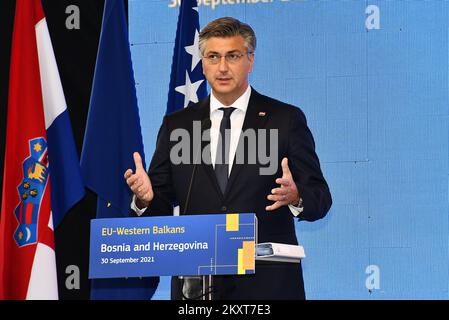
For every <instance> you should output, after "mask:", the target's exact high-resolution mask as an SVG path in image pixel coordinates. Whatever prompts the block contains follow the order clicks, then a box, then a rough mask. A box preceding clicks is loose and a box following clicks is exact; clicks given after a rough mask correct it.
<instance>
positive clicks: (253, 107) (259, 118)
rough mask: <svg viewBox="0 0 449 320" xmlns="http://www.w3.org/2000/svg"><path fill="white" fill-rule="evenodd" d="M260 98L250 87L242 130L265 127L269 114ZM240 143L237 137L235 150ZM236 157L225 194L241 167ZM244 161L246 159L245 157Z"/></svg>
mask: <svg viewBox="0 0 449 320" xmlns="http://www.w3.org/2000/svg"><path fill="white" fill-rule="evenodd" d="M260 98H261V95H260V94H259V93H258V92H257V91H256V90H254V89H253V88H251V97H250V98H249V102H248V109H247V110H246V115H245V120H244V121H243V127H242V132H244V131H245V130H247V129H254V130H256V134H257V129H262V128H264V127H265V124H266V121H267V119H268V117H269V116H270V115H269V113H268V112H267V110H265V109H264V107H265V104H264V103H263V101H262V100H261V99H260ZM241 143H242V141H240V139H239V144H238V146H237V150H239V148H240V147H241V146H240V144H241ZM236 159H237V155H236V156H234V161H233V164H232V170H231V175H230V176H229V181H228V184H227V185H226V191H225V195H227V194H228V193H229V191H230V190H232V185H233V184H234V183H235V181H236V180H237V179H238V177H239V174H240V171H241V169H242V165H236ZM245 161H248V159H245ZM215 180H216V179H215ZM217 185H218V182H217Z"/></svg>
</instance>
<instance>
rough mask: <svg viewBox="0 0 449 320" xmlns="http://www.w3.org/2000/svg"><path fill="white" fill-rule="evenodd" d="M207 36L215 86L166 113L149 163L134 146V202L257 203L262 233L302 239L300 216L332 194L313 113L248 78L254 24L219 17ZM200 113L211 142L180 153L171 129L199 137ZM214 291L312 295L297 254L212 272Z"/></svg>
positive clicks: (145, 206)
mask: <svg viewBox="0 0 449 320" xmlns="http://www.w3.org/2000/svg"><path fill="white" fill-rule="evenodd" d="M199 46H200V51H201V54H202V57H203V58H202V63H203V70H204V71H203V72H204V74H205V76H206V79H207V81H208V82H209V85H210V86H211V88H212V92H211V95H210V96H209V97H208V98H206V99H205V100H203V101H200V102H199V103H197V104H193V105H190V106H189V107H187V108H185V109H184V110H181V111H179V112H175V113H173V114H171V115H168V116H166V117H165V118H164V120H163V123H162V126H161V129H160V131H159V134H158V140H157V146H156V151H155V153H154V155H153V159H152V161H151V164H150V168H149V170H148V173H146V171H145V168H143V167H142V161H141V158H140V156H139V154H137V153H135V154H134V159H135V163H136V170H135V172H134V173H133V171H132V170H131V169H129V170H127V171H126V172H125V179H126V181H127V183H128V185H129V186H130V188H131V190H132V191H133V193H134V194H135V197H134V200H133V204H132V207H133V209H134V210H135V211H136V212H137V214H139V215H141V214H143V213H147V214H151V215H159V214H165V215H169V214H171V213H172V208H173V204H175V203H179V206H180V212H181V213H182V214H211V213H230V212H255V213H256V215H257V219H258V241H259V242H278V243H286V244H297V239H296V234H295V226H294V220H295V219H294V218H296V219H298V220H307V221H314V220H317V219H320V218H323V217H324V216H325V215H326V213H327V212H328V210H329V208H330V206H331V203H332V200H331V195H330V192H329V188H328V185H327V183H326V181H325V179H324V177H323V174H322V172H321V169H320V163H319V160H318V157H317V155H316V153H315V143H314V140H313V137H312V134H311V132H310V130H309V128H308V127H307V123H306V118H305V116H304V114H303V112H302V111H301V110H300V109H299V108H296V107H294V106H291V105H288V104H285V103H283V102H280V101H277V100H274V99H271V98H269V97H266V96H264V95H261V94H259V93H258V92H256V90H254V89H253V88H251V87H250V86H249V83H248V75H249V73H250V72H251V71H252V67H253V63H254V52H255V47H256V37H255V34H254V31H253V30H252V28H251V27H250V26H249V25H247V24H244V23H242V22H240V21H238V20H236V19H233V18H220V19H217V20H215V21H212V22H211V23H209V24H208V25H207V26H206V27H205V28H204V29H203V30H202V31H201V33H200V42H199ZM195 123H196V124H198V123H200V124H201V129H202V130H205V129H209V128H210V130H207V131H206V133H207V134H206V136H207V138H208V139H206V140H209V139H210V143H209V141H199V142H198V141H189V143H188V146H189V147H190V146H194V145H195V144H198V143H201V148H197V149H195V147H193V150H194V152H189V154H188V155H187V158H188V159H189V161H187V162H186V161H180V158H179V157H180V154H179V153H180V152H179V151H180V150H181V149H180V148H179V143H180V142H179V139H173V135H172V134H173V133H174V132H177V131H176V130H185V131H184V132H187V133H188V136H189V137H193V136H195V133H194V131H195V129H194V124H195ZM248 132H250V133H251V132H252V133H253V134H248V135H246V134H245V133H248ZM261 132H265V134H262V135H260V133H261ZM272 133H273V134H272ZM175 136H178V138H179V135H175ZM251 137H252V139H253V141H250V140H251ZM268 137H269V138H268ZM245 138H248V140H247V141H246V140H245ZM254 139H255V140H254ZM184 142H185V141H184ZM205 146H209V147H210V149H209V148H204V147H205ZM261 146H263V147H269V148H268V149H269V150H268V151H266V150H265V148H261ZM261 149H263V152H262V151H261ZM173 150H176V152H173ZM195 150H200V151H196V152H195ZM262 155H263V156H267V155H269V158H266V157H263V156H262ZM175 158H176V159H175ZM183 159H186V158H183ZM199 159H201V160H200V161H198V160H199ZM242 159H244V160H243V161H242ZM250 159H252V160H254V159H255V161H252V160H250ZM267 159H269V160H270V161H269V162H267V161H266V160H267ZM280 159H282V160H281V161H279V160H280ZM198 162H200V163H199V164H195V163H198ZM273 162H274V163H273ZM279 163H280V166H279ZM273 164H274V166H273ZM189 190H190V191H189ZM184 289H185V287H184ZM182 290H183V287H182V282H179V280H177V279H175V280H173V281H172V298H175V299H176V298H181V296H182V292H183V291H182ZM212 291H213V297H214V299H305V293H304V284H303V278H302V269H301V264H295V263H281V262H279V263H278V262H259V261H256V273H255V274H253V275H245V276H214V279H213V288H212Z"/></svg>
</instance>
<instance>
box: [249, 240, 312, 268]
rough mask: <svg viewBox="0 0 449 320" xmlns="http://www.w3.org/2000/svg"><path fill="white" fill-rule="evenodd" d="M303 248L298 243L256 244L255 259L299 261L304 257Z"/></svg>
mask: <svg viewBox="0 0 449 320" xmlns="http://www.w3.org/2000/svg"><path fill="white" fill-rule="evenodd" d="M305 257H306V255H305V252H304V248H303V247H302V246H300V245H292V244H284V243H275V242H265V243H258V244H256V260H258V261H278V262H293V263H299V262H300V261H301V259H302V258H305Z"/></svg>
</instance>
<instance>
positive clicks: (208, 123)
mask: <svg viewBox="0 0 449 320" xmlns="http://www.w3.org/2000/svg"><path fill="white" fill-rule="evenodd" d="M211 126H212V122H211V121H210V118H205V119H203V120H201V136H202V135H203V131H205V130H208V129H210V127H211ZM194 142H195V141H194ZM199 143H200V147H199V148H198V150H197V153H196V155H195V158H194V160H193V169H192V175H191V176H190V182H189V189H188V190H187V196H186V201H185V203H184V210H183V212H182V214H183V215H184V214H186V212H187V209H188V208H189V203H190V198H191V193H192V186H193V181H194V180H195V173H196V167H197V163H198V162H199V161H198V160H199V156H200V154H201V151H202V148H201V139H200V141H199Z"/></svg>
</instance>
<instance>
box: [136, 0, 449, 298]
mask: <svg viewBox="0 0 449 320" xmlns="http://www.w3.org/2000/svg"><path fill="white" fill-rule="evenodd" d="M172 2H173V0H163V1H151V0H130V1H129V16H130V20H129V24H130V42H131V46H132V47H131V52H132V59H133V65H134V73H135V79H136V85H137V95H138V104H139V109H140V116H141V124H142V130H143V137H144V145H145V154H146V156H147V159H146V160H147V163H149V161H150V159H151V156H152V154H153V151H154V146H155V141H156V134H157V131H158V129H159V126H160V124H161V121H162V117H163V115H164V114H165V110H166V103H167V93H168V85H169V77H170V67H171V59H172V54H173V45H174V39H175V33H176V23H177V16H178V8H179V7H178V6H176V7H171V6H172ZM199 13H200V26H201V27H203V26H204V25H205V24H206V23H207V22H209V21H210V20H212V19H214V18H218V17H221V16H233V17H236V18H238V19H241V20H242V21H245V22H247V23H249V24H250V25H251V26H253V28H254V29H255V31H256V35H257V38H258V48H257V50H256V62H255V68H254V72H253V73H252V75H251V79H250V81H251V84H252V85H253V86H254V87H255V88H256V90H258V91H260V92H262V93H264V94H267V95H270V96H272V97H274V98H277V99H279V100H282V101H285V102H288V103H292V104H294V105H297V106H300V107H301V108H302V110H303V111H304V112H305V114H306V116H307V118H308V122H309V126H310V128H311V130H312V132H313V134H314V137H315V140H316V145H317V152H318V155H319V157H320V160H321V164H322V169H323V172H324V175H325V177H326V178H327V180H328V182H329V184H330V188H331V192H332V195H333V199H334V204H333V207H332V209H331V211H330V213H329V214H328V216H327V217H326V218H325V219H324V220H321V221H317V222H314V223H307V222H301V223H297V225H296V226H297V227H296V229H297V234H298V238H299V241H300V243H301V244H302V245H303V246H304V247H305V250H306V255H307V258H306V259H305V260H304V261H303V268H304V280H305V286H306V294H307V297H308V298H309V299H410V298H412V299H448V298H449V281H448V273H449V265H448V263H449V250H448V248H449V246H448V240H449V229H448V194H449V193H448V186H449V184H448V173H449V172H448V159H449V152H448V141H449V139H448V138H449V137H448V135H449V130H448V105H449V104H448V102H449V101H448V17H449V4H448V2H446V1H442V0H434V1H419V0H415V1H399V0H398V1H362V0H353V1H314V0H296V1H295V0H290V1H282V0H201V2H200V5H199ZM154 299H169V279H168V278H163V279H162V281H161V284H160V286H159V289H158V290H157V292H156V294H155V296H154Z"/></svg>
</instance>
